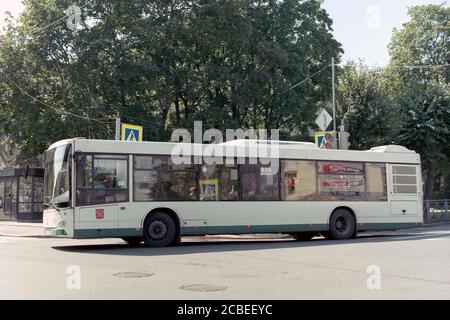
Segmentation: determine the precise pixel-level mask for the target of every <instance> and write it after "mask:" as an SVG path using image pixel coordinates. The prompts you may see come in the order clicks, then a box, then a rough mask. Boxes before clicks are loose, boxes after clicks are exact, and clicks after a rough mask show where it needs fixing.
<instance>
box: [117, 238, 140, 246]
mask: <svg viewBox="0 0 450 320" xmlns="http://www.w3.org/2000/svg"><path fill="white" fill-rule="evenodd" d="M122 240H123V241H125V242H126V243H128V244H129V245H130V246H137V245H138V244H139V243H141V242H142V241H143V240H144V239H143V238H142V237H124V238H122Z"/></svg>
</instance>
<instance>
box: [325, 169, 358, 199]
mask: <svg viewBox="0 0 450 320" xmlns="http://www.w3.org/2000/svg"><path fill="white" fill-rule="evenodd" d="M317 168H318V185H319V200H323V201H333V200H344V201H360V200H363V199H364V192H365V179H364V169H363V164H362V163H359V162H327V161H318V165H317Z"/></svg>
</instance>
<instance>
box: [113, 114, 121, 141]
mask: <svg viewBox="0 0 450 320" xmlns="http://www.w3.org/2000/svg"><path fill="white" fill-rule="evenodd" d="M114 139H115V140H120V118H116V135H115V137H114Z"/></svg>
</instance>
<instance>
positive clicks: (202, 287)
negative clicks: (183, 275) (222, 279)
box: [180, 284, 227, 292]
mask: <svg viewBox="0 0 450 320" xmlns="http://www.w3.org/2000/svg"><path fill="white" fill-rule="evenodd" d="M180 289H181V290H189V291H201V292H210V291H224V290H226V289H227V287H225V286H217V285H213V284H191V285H188V286H182V287H180Z"/></svg>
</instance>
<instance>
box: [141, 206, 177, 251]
mask: <svg viewBox="0 0 450 320" xmlns="http://www.w3.org/2000/svg"><path fill="white" fill-rule="evenodd" d="M176 237H177V229H176V225H175V222H174V221H173V219H172V218H171V217H170V216H169V215H168V214H166V213H164V212H155V213H152V214H150V215H149V216H148V217H147V219H145V222H144V243H145V245H146V246H148V247H166V246H168V245H170V244H172V243H174V241H175V239H176Z"/></svg>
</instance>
